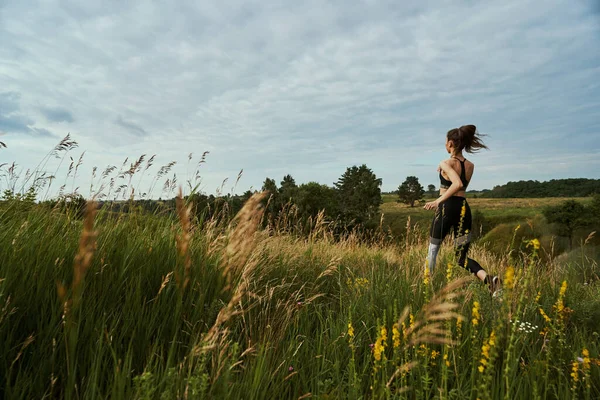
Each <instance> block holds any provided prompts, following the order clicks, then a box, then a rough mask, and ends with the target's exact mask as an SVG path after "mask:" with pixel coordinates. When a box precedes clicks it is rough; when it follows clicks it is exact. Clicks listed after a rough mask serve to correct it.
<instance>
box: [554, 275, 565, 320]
mask: <svg viewBox="0 0 600 400" xmlns="http://www.w3.org/2000/svg"><path fill="white" fill-rule="evenodd" d="M566 293H567V281H563V283H562V285H561V286H560V291H559V293H558V299H557V300H556V303H555V304H554V306H553V308H554V310H556V314H557V317H558V319H559V320H560V321H562V320H563V318H564V314H565V303H564V298H565V294H566Z"/></svg>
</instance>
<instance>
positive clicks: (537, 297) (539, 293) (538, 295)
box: [535, 292, 542, 303]
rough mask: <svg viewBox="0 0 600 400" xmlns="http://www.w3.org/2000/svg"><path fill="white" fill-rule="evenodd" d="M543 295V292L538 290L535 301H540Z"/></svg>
mask: <svg viewBox="0 0 600 400" xmlns="http://www.w3.org/2000/svg"><path fill="white" fill-rule="evenodd" d="M541 297H542V292H538V293H537V296H535V302H536V303H538V302H539V301H540V298H541Z"/></svg>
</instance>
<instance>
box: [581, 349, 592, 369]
mask: <svg viewBox="0 0 600 400" xmlns="http://www.w3.org/2000/svg"><path fill="white" fill-rule="evenodd" d="M581 354H582V355H583V362H582V364H583V366H582V369H583V370H584V371H585V372H587V371H589V370H590V369H591V365H592V361H591V360H590V351H589V350H588V349H583V351H582V352H581Z"/></svg>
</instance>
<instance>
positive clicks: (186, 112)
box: [0, 0, 600, 194]
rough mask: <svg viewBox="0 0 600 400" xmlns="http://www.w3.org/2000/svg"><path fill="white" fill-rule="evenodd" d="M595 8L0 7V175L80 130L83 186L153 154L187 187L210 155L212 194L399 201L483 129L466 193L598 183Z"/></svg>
mask: <svg viewBox="0 0 600 400" xmlns="http://www.w3.org/2000/svg"><path fill="white" fill-rule="evenodd" d="M599 4H600V3H599V2H598V1H597V0H546V1H539V0H498V1H495V0H494V1H474V0H456V1H445V0H436V1H433V0H432V1H397V0H390V1H385V0H384V1H371V0H364V1H341V0H339V1H337V0H334V1H313V0H308V1H301V2H298V1H294V2H293V1H277V2H272V1H268V0H260V1H244V2H237V1H228V0H219V1H209V0H206V1H102V2H93V1H87V0H63V1H52V0H43V1H30V0H0V135H1V136H0V141H2V142H4V143H5V144H6V145H7V146H8V147H7V148H5V149H0V164H1V163H3V162H12V161H16V163H17V164H18V165H19V166H20V167H21V168H23V169H27V168H34V167H35V166H36V165H37V164H38V163H39V161H40V160H41V159H42V158H43V157H44V155H45V154H46V153H47V152H48V151H49V150H51V149H52V147H53V146H54V145H55V144H56V143H57V142H58V141H59V140H60V139H61V138H62V137H64V136H65V135H66V134H67V133H71V135H72V137H73V138H74V139H75V140H77V142H79V148H78V149H76V150H75V151H74V152H73V153H72V156H73V158H75V159H76V158H77V157H79V155H80V153H81V152H82V151H84V150H85V151H86V154H85V157H84V165H83V167H82V168H81V172H80V178H78V179H80V180H81V182H79V183H80V184H81V186H82V187H84V186H86V184H87V185H89V179H90V176H91V170H92V167H93V166H97V167H98V168H99V169H103V168H105V167H106V166H108V165H120V164H121V163H122V162H123V160H124V159H125V158H126V157H130V159H131V158H135V157H138V156H139V155H141V154H147V155H148V156H150V155H152V154H156V155H157V156H156V160H157V162H156V165H160V164H166V163H167V162H169V161H171V160H176V161H178V162H179V164H178V167H177V168H176V169H175V172H177V174H178V176H179V179H180V180H181V181H183V180H184V179H185V177H186V174H188V175H189V173H190V172H189V170H190V168H191V169H192V170H193V166H192V167H188V154H189V153H190V152H191V153H193V160H192V163H194V162H195V161H197V160H198V159H199V157H200V155H201V154H202V153H203V152H205V151H209V152H210V154H209V155H208V157H207V163H206V164H204V165H202V167H201V170H202V177H203V185H202V189H203V190H204V191H205V192H209V193H213V192H214V191H215V189H216V188H217V187H219V186H220V185H221V182H222V181H223V180H224V179H225V178H229V180H230V181H229V182H231V184H228V185H233V182H234V181H235V178H236V176H237V174H238V172H239V171H240V170H241V169H243V170H244V173H243V177H242V178H241V180H240V183H239V184H238V190H237V191H241V190H246V189H248V188H250V187H253V188H260V186H261V184H262V181H263V180H264V178H265V177H267V176H268V177H272V178H275V179H276V180H277V181H279V180H280V179H281V177H282V176H283V175H284V174H288V173H289V174H292V175H293V176H294V177H295V178H296V181H297V182H308V181H317V182H320V183H325V184H332V183H333V182H334V181H335V180H337V178H338V177H339V176H340V175H341V174H342V173H343V172H344V170H345V169H346V167H349V166H352V165H357V164H363V163H365V164H367V165H368V166H369V167H370V168H371V169H373V171H374V172H375V173H376V174H377V176H378V177H381V178H383V189H384V190H393V189H395V188H396V187H397V186H398V185H399V184H400V183H401V182H402V181H403V180H404V178H405V177H406V176H407V175H416V176H418V177H419V178H420V180H421V182H422V183H423V184H424V185H427V184H429V183H435V184H436V185H437V184H438V183H439V182H436V166H437V163H438V162H439V161H440V160H441V159H442V158H444V157H445V156H446V154H445V150H444V140H445V133H446V131H448V130H449V129H451V128H454V127H457V126H459V125H462V124H475V125H477V127H478V129H479V130H480V132H482V133H485V134H487V135H489V136H488V137H487V144H488V145H489V147H490V149H491V150H490V151H486V152H482V153H479V154H476V155H473V156H470V157H469V158H470V159H471V160H473V161H474V162H475V164H476V175H475V177H474V179H473V183H472V185H471V188H472V189H483V188H491V187H493V186H494V185H497V184H503V183H505V182H507V181H510V180H513V181H514V180H521V179H537V180H548V179H552V178H568V177H587V178H599V177H600V173H599V172H598V171H599V169H600V5H599ZM53 162H55V163H57V162H58V161H57V160H51V163H50V164H49V168H55V165H54V164H52V163H53ZM66 164H68V163H66ZM66 164H65V165H66ZM52 172H54V171H52ZM65 173H66V171H65ZM2 184H3V183H0V185H2ZM84 194H85V192H84Z"/></svg>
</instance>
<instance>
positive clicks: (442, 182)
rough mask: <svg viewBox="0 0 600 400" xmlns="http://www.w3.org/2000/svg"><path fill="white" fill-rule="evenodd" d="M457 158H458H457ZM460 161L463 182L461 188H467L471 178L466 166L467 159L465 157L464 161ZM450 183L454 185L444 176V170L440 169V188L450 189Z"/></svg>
mask: <svg viewBox="0 0 600 400" xmlns="http://www.w3.org/2000/svg"><path fill="white" fill-rule="evenodd" d="M453 158H454V157H453ZM455 160H458V158H455ZM458 161H459V162H460V181H461V182H462V187H461V189H462V190H465V189H467V186H469V180H468V179H467V170H466V168H465V161H467V159H466V158H465V159H464V160H462V161H460V160H458ZM450 185H452V181H449V180H448V179H446V178H444V176H443V175H442V172H441V171H440V188H441V189H448V188H449V187H450Z"/></svg>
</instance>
